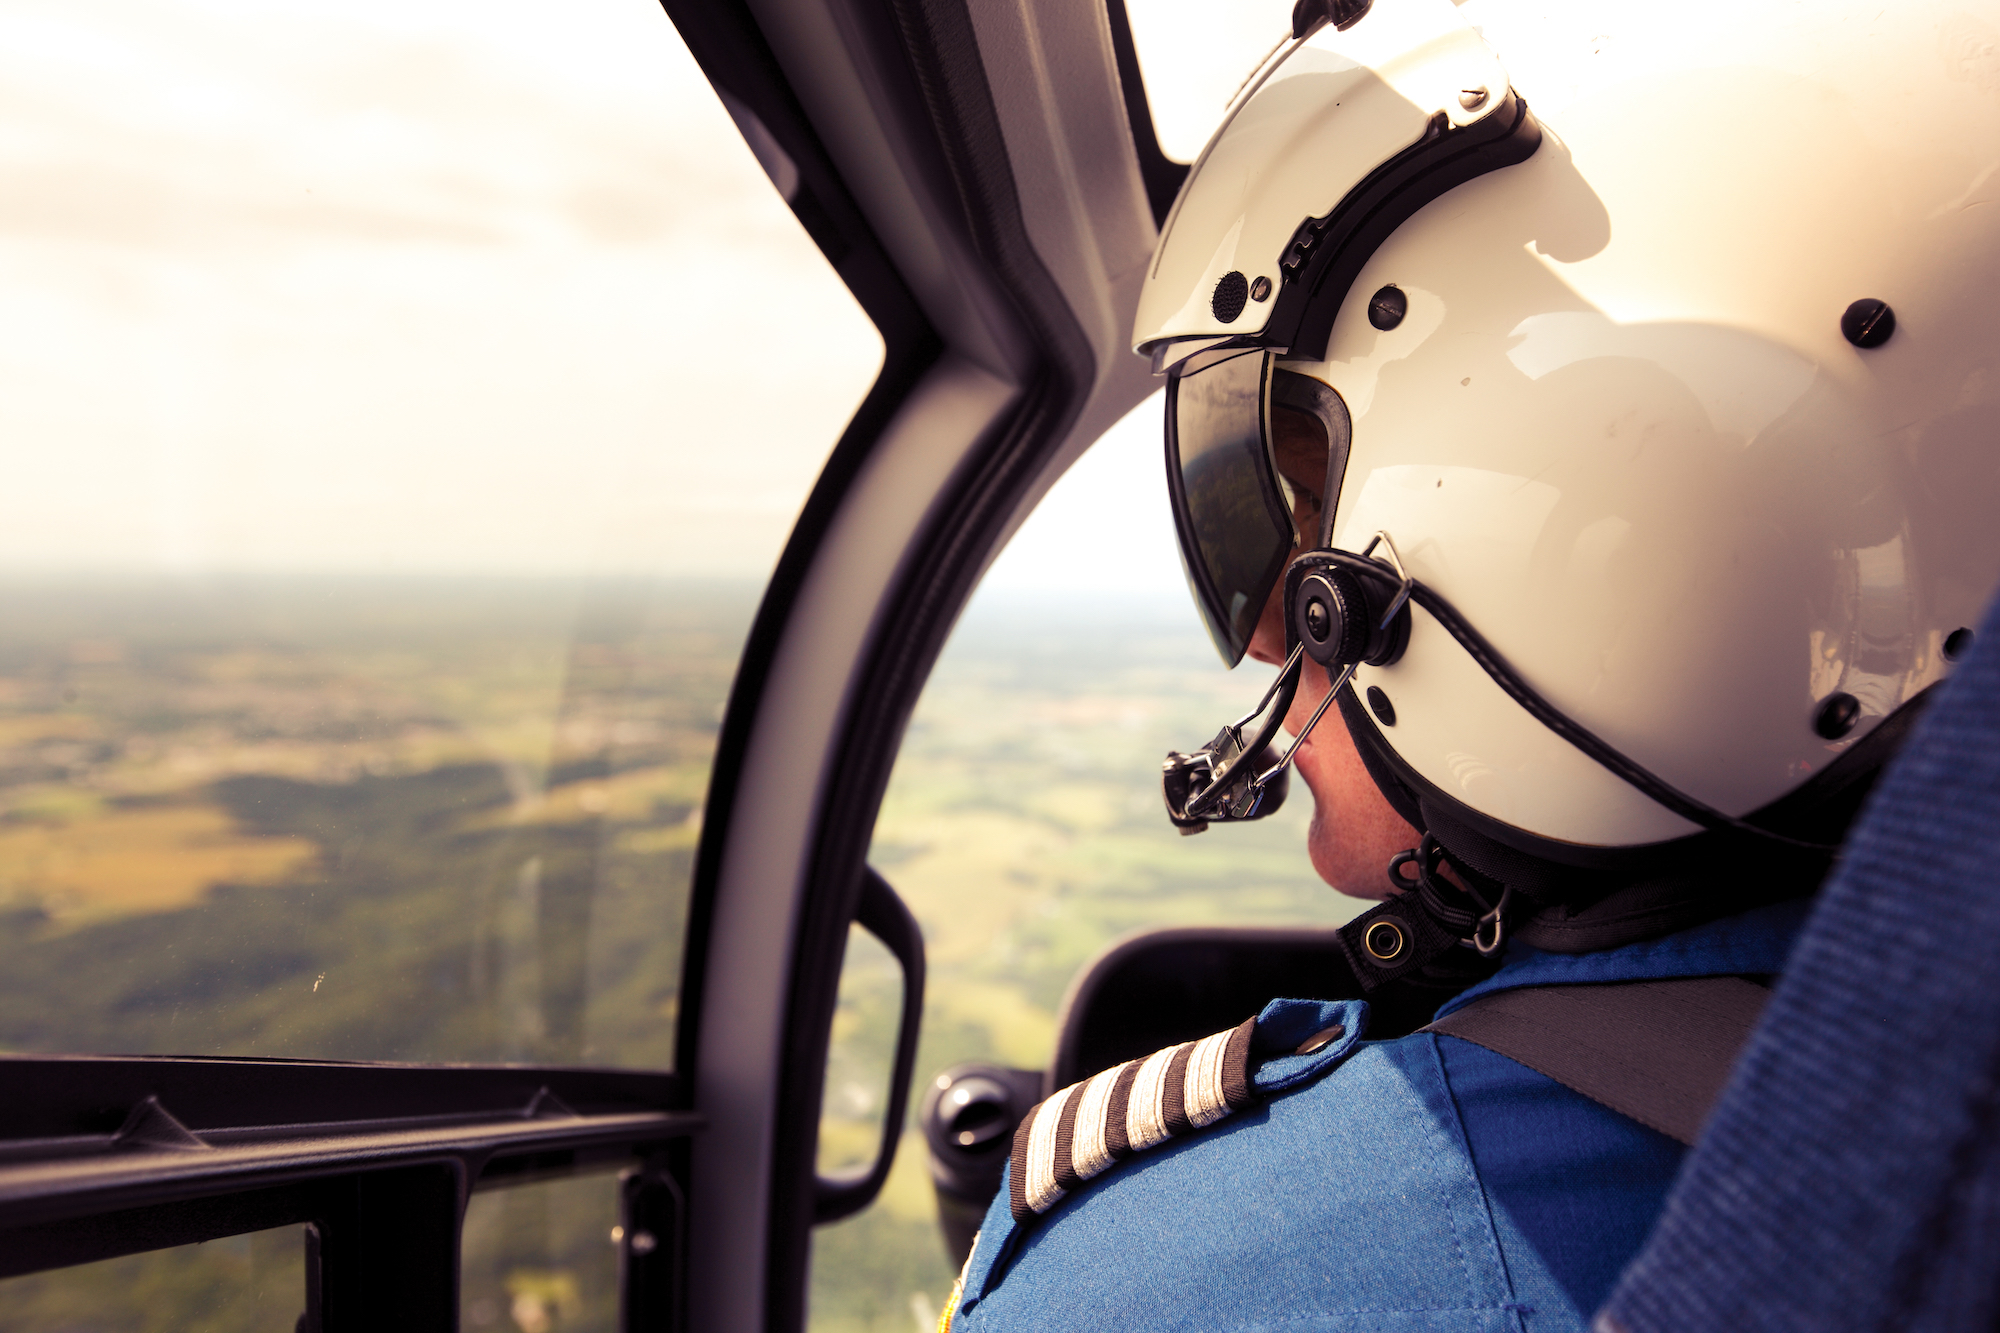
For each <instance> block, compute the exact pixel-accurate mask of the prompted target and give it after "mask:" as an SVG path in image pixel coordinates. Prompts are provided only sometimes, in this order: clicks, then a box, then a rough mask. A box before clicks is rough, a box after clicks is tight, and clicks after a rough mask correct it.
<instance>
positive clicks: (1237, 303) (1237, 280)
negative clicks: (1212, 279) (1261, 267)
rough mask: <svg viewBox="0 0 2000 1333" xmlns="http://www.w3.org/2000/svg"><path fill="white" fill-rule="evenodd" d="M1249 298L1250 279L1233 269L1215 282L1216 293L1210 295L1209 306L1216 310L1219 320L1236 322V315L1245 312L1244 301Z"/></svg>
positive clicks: (1227, 322) (1229, 322)
mask: <svg viewBox="0 0 2000 1333" xmlns="http://www.w3.org/2000/svg"><path fill="white" fill-rule="evenodd" d="M1249 299H1250V280H1249V279H1248V278H1246V277H1244V276H1243V275H1242V274H1241V273H1238V272H1237V271H1236V270H1235V269H1231V270H1229V272H1227V273H1225V274H1223V275H1222V279H1221V281H1219V282H1217V283H1216V284H1215V295H1213V296H1211V297H1209V299H1208V308H1209V309H1210V310H1213V311H1214V312H1215V317H1216V319H1217V320H1219V321H1221V322H1222V323H1224V324H1234V323H1235V322H1236V317H1237V316H1238V315H1240V314H1242V313H1243V303H1244V302H1246V301H1248V300H1249Z"/></svg>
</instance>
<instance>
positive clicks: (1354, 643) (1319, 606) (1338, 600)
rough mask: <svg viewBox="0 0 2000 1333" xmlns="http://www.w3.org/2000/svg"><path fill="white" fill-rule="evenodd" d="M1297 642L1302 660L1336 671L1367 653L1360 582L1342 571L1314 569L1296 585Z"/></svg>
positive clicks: (1365, 612) (1365, 602) (1365, 603)
mask: <svg viewBox="0 0 2000 1333" xmlns="http://www.w3.org/2000/svg"><path fill="white" fill-rule="evenodd" d="M1296 604H1297V606H1298V613H1297V622H1296V625H1295V628H1296V629H1297V631H1298V636H1299V642H1300V643H1302V644H1303V645H1305V652H1306V656H1307V657H1309V658H1311V659H1312V660H1313V661H1315V662H1317V663H1319V664H1320V665H1321V666H1323V667H1330V668H1334V669H1338V668H1340V667H1344V666H1346V665H1347V664H1348V663H1349V662H1358V661H1360V660H1361V658H1362V655H1363V654H1365V653H1366V652H1367V651H1368V599H1367V597H1366V596H1365V595H1364V594H1363V592H1362V590H1361V580H1359V579H1357V578H1356V577H1355V576H1354V575H1352V574H1350V573H1348V572H1347V571H1346V570H1344V569H1338V568H1335V569H1315V570H1313V571H1312V572H1311V573H1310V574H1307V575H1306V576H1305V578H1303V579H1302V580H1300V582H1299V591H1298V597H1297V603H1296Z"/></svg>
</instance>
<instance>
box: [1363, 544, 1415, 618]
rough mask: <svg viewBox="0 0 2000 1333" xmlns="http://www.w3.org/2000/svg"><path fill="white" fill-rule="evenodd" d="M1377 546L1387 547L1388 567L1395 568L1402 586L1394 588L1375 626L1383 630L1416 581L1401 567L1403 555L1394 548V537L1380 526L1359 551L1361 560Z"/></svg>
mask: <svg viewBox="0 0 2000 1333" xmlns="http://www.w3.org/2000/svg"><path fill="white" fill-rule="evenodd" d="M1378 546H1382V547H1386V548H1388V551H1389V560H1388V564H1389V568H1391V569H1393V570H1395V571H1396V577H1397V578H1399V579H1401V580H1402V581H1403V582H1402V586H1401V587H1399V588H1397V589H1396V595H1395V597H1393V598H1392V599H1390V602H1389V609H1388V610H1387V611H1385V612H1384V613H1383V614H1382V623H1381V624H1379V625H1377V626H1376V627H1375V628H1376V629H1378V630H1384V629H1387V628H1389V622H1390V621H1392V620H1394V619H1395V618H1396V613H1397V612H1398V611H1400V610H1402V609H1403V606H1404V604H1405V603H1407V602H1408V601H1409V600H1410V594H1411V592H1413V591H1415V589H1416V586H1417V581H1416V580H1415V579H1413V578H1411V577H1410V571H1409V570H1407V569H1404V568H1403V556H1402V553H1401V552H1399V551H1397V549H1396V542H1395V539H1394V538H1392V537H1390V536H1389V534H1388V533H1386V532H1384V531H1382V530H1381V529H1380V528H1377V529H1376V531H1375V535H1374V536H1373V537H1372V538H1370V539H1369V542H1368V545H1367V547H1366V548H1365V549H1364V550H1363V551H1362V552H1361V558H1362V559H1363V560H1366V559H1368V558H1369V556H1371V555H1372V554H1374V551H1375V548H1376V547H1378Z"/></svg>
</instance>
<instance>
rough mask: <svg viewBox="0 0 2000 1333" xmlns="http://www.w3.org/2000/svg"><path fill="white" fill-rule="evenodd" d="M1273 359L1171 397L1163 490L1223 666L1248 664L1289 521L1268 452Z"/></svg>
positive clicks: (1255, 360)
mask: <svg viewBox="0 0 2000 1333" xmlns="http://www.w3.org/2000/svg"><path fill="white" fill-rule="evenodd" d="M1270 360H1271V359H1270V356H1269V355H1268V354H1267V353H1264V352H1245V353H1242V354H1240V355H1235V356H1230V357H1227V358H1225V359H1223V360H1220V361H1217V362H1215V363H1212V364H1210V365H1208V366H1206V367H1204V368H1202V369H1198V370H1194V371H1191V372H1189V373H1184V374H1181V375H1177V376H1175V377H1174V379H1173V380H1172V381H1171V383H1170V384H1169V385H1168V388H1167V481H1168V489H1169V491H1170V492H1171V494H1172V496H1173V503H1174V525H1175V528H1176V530H1177V532H1178V534H1179V537H1180V544H1181V559H1182V560H1183V562H1184V563H1185V565H1186V567H1187V574H1188V583H1189V584H1190V586H1191V587H1192V588H1193V590H1194V594H1195V600H1196V601H1197V602H1198V603H1199V604H1200V606H1201V610H1202V615H1203V618H1204V619H1206V620H1207V622H1208V629H1209V634H1210V635H1211V636H1212V637H1213V638H1214V640H1215V646H1216V648H1217V649H1218V650H1219V651H1220V652H1221V653H1222V657H1223V660H1224V661H1226V662H1228V663H1229V664H1230V665H1231V666H1234V665H1235V664H1236V663H1237V662H1239V661H1241V660H1242V658H1243V653H1244V650H1245V649H1246V648H1247V647H1248V646H1249V643H1250V635H1251V633H1252V632H1253V631H1254V630H1255V629H1256V627H1257V619H1258V617H1259V616H1260V615H1261V614H1262V613H1263V610H1264V602H1265V599H1266V598H1267V597H1268V596H1269V595H1270V591H1271V588H1272V586H1273V585H1274V584H1275V583H1276V582H1277V579H1278V575H1279V574H1280V573H1281V572H1282V571H1283V570H1284V566H1285V559H1286V557H1287V556H1288V555H1290V553H1291V550H1292V539H1293V533H1292V521H1291V515H1290V514H1289V512H1288V511H1287V508H1286V505H1285V500H1284V497H1283V495H1282V494H1281V493H1280V491H1279V489H1278V483H1277V480H1276V479H1275V478H1274V477H1273V475H1272V472H1271V463H1270V454H1269V452H1268V451H1267V450H1266V448H1265V444H1264V428H1265V420H1266V414H1267V413H1268V411H1269V398H1270Z"/></svg>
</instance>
